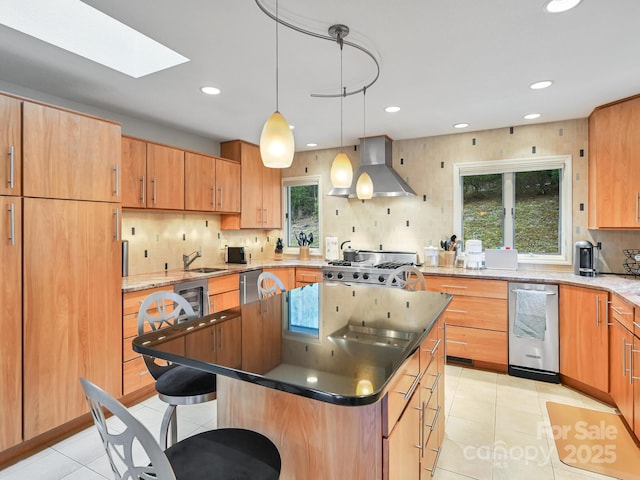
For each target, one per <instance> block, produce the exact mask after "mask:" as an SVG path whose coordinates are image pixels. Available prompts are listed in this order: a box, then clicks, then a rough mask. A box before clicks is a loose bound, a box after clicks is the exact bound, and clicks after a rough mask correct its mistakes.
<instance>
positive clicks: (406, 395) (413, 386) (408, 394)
mask: <svg viewBox="0 0 640 480" xmlns="http://www.w3.org/2000/svg"><path fill="white" fill-rule="evenodd" d="M422 375H423V373H422V372H421V373H420V374H419V375H416V378H415V380H414V381H413V383H412V384H411V387H409V390H407V391H406V392H402V391H398V392H397V393H399V394H400V395H404V400H405V402H406V401H407V400H409V399H410V398H411V395H413V392H414V391H415V389H416V387H417V386H418V384H419V383H420V380H421V379H422ZM410 376H412V377H413V375H410Z"/></svg>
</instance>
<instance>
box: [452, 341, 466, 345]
mask: <svg viewBox="0 0 640 480" xmlns="http://www.w3.org/2000/svg"><path fill="white" fill-rule="evenodd" d="M447 343H455V344H457V345H466V344H467V342H458V341H457V340H447Z"/></svg>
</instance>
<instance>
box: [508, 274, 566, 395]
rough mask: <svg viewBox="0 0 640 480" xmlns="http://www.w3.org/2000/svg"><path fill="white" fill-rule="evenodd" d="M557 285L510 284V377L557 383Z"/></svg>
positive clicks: (558, 361)
mask: <svg viewBox="0 0 640 480" xmlns="http://www.w3.org/2000/svg"><path fill="white" fill-rule="evenodd" d="M559 365H560V347H559V339H558V286H557V285H549V284H542V283H516V282H509V374H510V375H514V376H517V377H524V378H531V379H534V380H542V381H544V382H551V383H560V374H559Z"/></svg>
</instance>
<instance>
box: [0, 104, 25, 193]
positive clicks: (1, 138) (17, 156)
mask: <svg viewBox="0 0 640 480" xmlns="http://www.w3.org/2000/svg"><path fill="white" fill-rule="evenodd" d="M21 103H22V102H20V100H17V99H15V98H11V97H5V96H4V95H0V152H1V154H2V159H1V161H0V195H20V193H21V187H22V141H21V133H22V120H21V118H22V113H21V112H22V111H21V105H20V104H21Z"/></svg>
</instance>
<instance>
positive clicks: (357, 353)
mask: <svg viewBox="0 0 640 480" xmlns="http://www.w3.org/2000/svg"><path fill="white" fill-rule="evenodd" d="M450 298H451V297H450V295H446V294H440V293H433V292H410V291H406V290H401V289H396V288H384V287H369V286H356V285H340V284H330V283H327V284H310V285H307V286H305V287H301V288H297V289H294V290H290V291H288V292H285V293H283V294H281V295H275V296H272V297H269V298H266V299H263V300H259V301H257V302H253V303H248V304H245V305H241V306H240V307H239V308H236V309H231V310H226V311H223V312H219V313H215V314H212V315H209V316H205V317H202V318H199V319H194V320H189V321H186V322H183V323H180V324H179V325H176V326H174V327H169V328H165V329H162V330H160V331H157V332H152V333H148V334H145V335H143V336H140V337H137V338H136V339H134V341H133V348H134V350H135V351H137V352H139V353H142V354H146V355H151V356H154V357H156V358H161V359H165V360H169V361H172V362H176V363H180V364H184V365H188V366H192V367H195V368H199V369H203V370H206V371H209V372H213V373H216V374H217V375H218V426H219V427H229V426H234V427H242V428H249V429H252V430H256V431H259V432H261V433H263V434H265V435H267V436H268V437H269V438H270V439H271V440H272V441H273V442H274V443H275V444H276V445H277V446H278V448H279V450H280V452H281V455H282V458H283V471H282V476H281V478H282V479H288V478H290V479H294V478H295V479H298V478H336V479H339V478H345V479H346V478H349V479H352V478H363V479H364V478H366V479H376V478H379V479H382V478H389V477H387V476H388V474H389V473H390V472H396V471H397V472H399V470H397V469H402V470H401V471H404V469H407V468H408V469H410V470H411V471H414V472H415V473H416V474H418V475H419V469H420V468H421V466H422V465H423V464H424V465H425V468H427V467H428V465H431V467H430V468H433V465H432V463H433V462H434V461H435V458H433V457H434V455H431V458H427V457H429V455H427V450H429V449H427V448H426V447H425V448H423V450H419V449H416V448H415V447H416V445H417V444H420V442H422V441H424V446H426V444H427V441H429V438H431V437H433V438H431V440H430V441H431V442H432V443H434V444H435V443H436V440H437V439H436V434H434V435H433V436H428V435H426V433H425V432H427V431H428V432H431V431H436V429H435V425H436V424H438V423H442V422H441V421H439V419H438V417H440V420H441V419H443V418H444V415H443V412H441V409H442V405H439V404H438V401H439V400H438V399H439V398H440V399H441V398H442V393H443V391H444V390H443V384H444V381H443V377H442V371H443V368H444V348H439V347H440V345H443V346H444V344H443V342H442V337H443V328H442V327H443V324H442V320H441V314H442V312H443V311H444V309H445V308H446V306H447V304H448V303H449V301H450ZM427 395H428V398H427ZM431 397H433V398H431ZM432 405H437V407H434V408H433V409H431V406H432ZM405 410H406V411H407V414H406V415H408V416H409V417H411V419H413V420H411V421H407V422H405V424H410V425H411V424H412V423H415V425H414V426H410V430H415V435H414V436H415V439H414V438H411V440H409V441H408V442H406V443H407V448H405V449H402V448H399V445H400V444H401V442H400V440H399V439H400V434H398V435H397V436H395V437H396V438H397V439H398V440H397V441H395V442H394V441H393V439H394V435H395V434H394V433H393V432H394V431H395V430H398V431H400V428H399V427H400V425H401V423H402V422H401V419H402V418H403V417H404V412H405ZM436 412H438V413H437V414H436ZM414 417H415V418H414ZM405 428H406V427H405ZM428 437H429V438H428ZM403 441H404V440H403ZM409 444H412V445H410V446H411V448H410V449H409V448H408V445H409ZM429 451H430V452H437V451H438V449H434V448H431V449H430V450H429ZM422 452H425V453H424V455H423V453H422ZM407 456H409V457H415V461H411V460H408V459H407ZM407 461H409V463H408V464H407ZM429 462H431V463H429ZM390 478H401V477H390ZM402 478H411V476H409V477H402ZM416 478H417V477H416Z"/></svg>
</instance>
